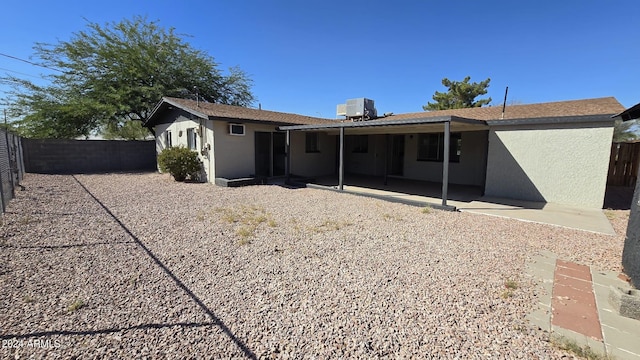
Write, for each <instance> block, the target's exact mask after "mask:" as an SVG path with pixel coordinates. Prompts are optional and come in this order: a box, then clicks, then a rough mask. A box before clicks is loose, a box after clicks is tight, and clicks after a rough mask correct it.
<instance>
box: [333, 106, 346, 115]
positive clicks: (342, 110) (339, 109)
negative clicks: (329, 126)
mask: <svg viewBox="0 0 640 360" xmlns="http://www.w3.org/2000/svg"><path fill="white" fill-rule="evenodd" d="M346 115H347V104H338V106H337V108H336V116H346Z"/></svg>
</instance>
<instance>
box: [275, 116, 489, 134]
mask: <svg viewBox="0 0 640 360" xmlns="http://www.w3.org/2000/svg"><path fill="white" fill-rule="evenodd" d="M452 121H453V122H461V123H467V124H474V125H485V122H484V121H482V120H474V119H466V118H460V117H456V116H450V115H447V116H434V117H429V118H413V119H402V120H369V121H358V122H336V123H335V124H314V125H292V126H280V127H279V128H278V129H279V130H284V131H287V130H294V131H295V130H326V129H339V128H361V127H378V126H402V125H421V124H437V123H445V122H452Z"/></svg>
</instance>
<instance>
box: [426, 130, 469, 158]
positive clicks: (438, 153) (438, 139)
mask: <svg viewBox="0 0 640 360" xmlns="http://www.w3.org/2000/svg"><path fill="white" fill-rule="evenodd" d="M461 152H462V134H460V133H451V137H450V142H449V161H450V162H460V154H461ZM443 160H444V134H443V133H440V134H418V161H443Z"/></svg>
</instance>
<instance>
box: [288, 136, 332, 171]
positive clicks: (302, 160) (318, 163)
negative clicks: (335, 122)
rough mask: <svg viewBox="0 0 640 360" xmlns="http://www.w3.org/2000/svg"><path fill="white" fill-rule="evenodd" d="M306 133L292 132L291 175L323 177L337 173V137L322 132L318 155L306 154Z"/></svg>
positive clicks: (319, 139)
mask: <svg viewBox="0 0 640 360" xmlns="http://www.w3.org/2000/svg"><path fill="white" fill-rule="evenodd" d="M305 137H306V136H305V132H304V131H292V132H291V174H295V175H300V176H310V177H314V176H323V175H331V174H333V173H334V172H335V162H336V140H337V136H332V135H327V134H326V133H323V132H320V133H319V135H318V149H319V150H320V152H317V153H306V152H305Z"/></svg>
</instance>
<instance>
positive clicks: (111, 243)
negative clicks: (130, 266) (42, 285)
mask: <svg viewBox="0 0 640 360" xmlns="http://www.w3.org/2000/svg"><path fill="white" fill-rule="evenodd" d="M135 243H136V242H135V241H118V242H97V243H82V244H65V245H20V246H17V245H0V247H6V248H16V249H48V250H54V249H69V248H74V247H85V246H98V245H109V246H112V245H119V244H135Z"/></svg>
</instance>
